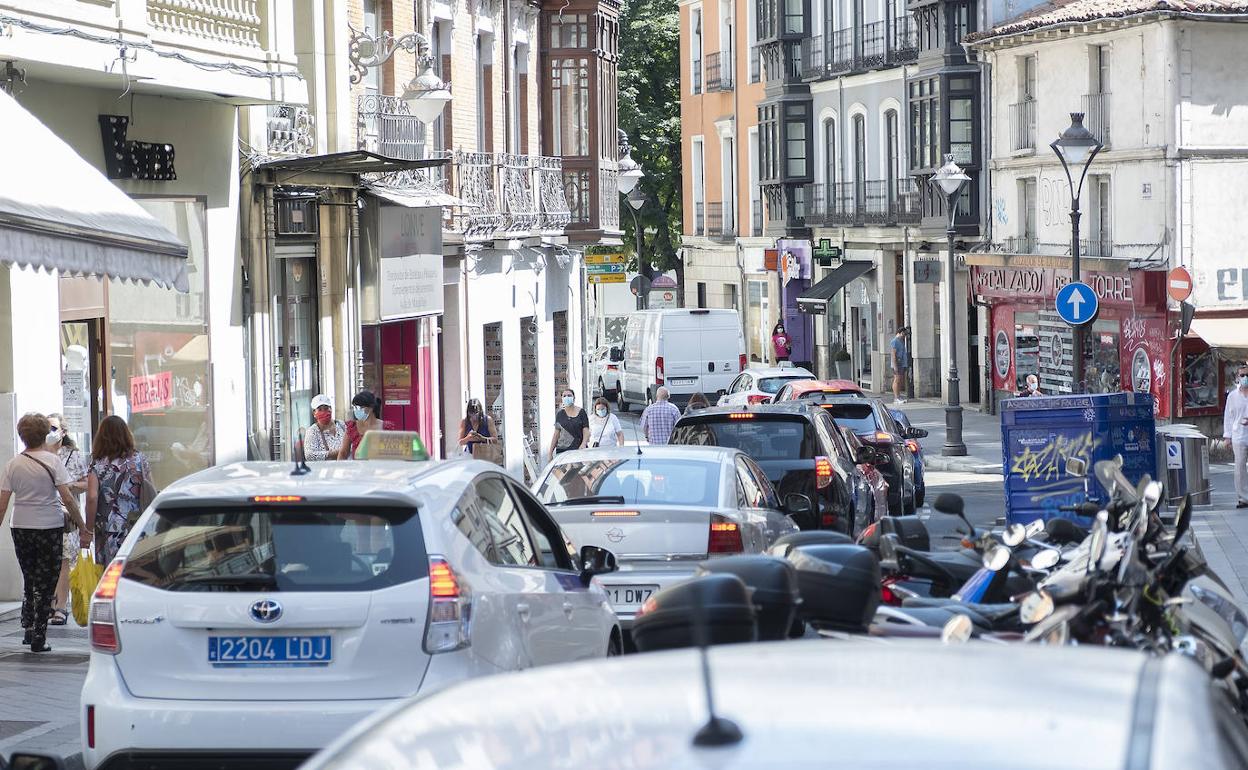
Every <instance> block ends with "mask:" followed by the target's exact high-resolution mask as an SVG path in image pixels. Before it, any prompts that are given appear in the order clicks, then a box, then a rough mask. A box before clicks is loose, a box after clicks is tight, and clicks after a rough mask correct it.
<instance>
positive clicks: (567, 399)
mask: <svg viewBox="0 0 1248 770" xmlns="http://www.w3.org/2000/svg"><path fill="white" fill-rule="evenodd" d="M575 400H576V399H575V398H573V397H572V396H564V397H563V405H564V406H572V402H573V401H575Z"/></svg>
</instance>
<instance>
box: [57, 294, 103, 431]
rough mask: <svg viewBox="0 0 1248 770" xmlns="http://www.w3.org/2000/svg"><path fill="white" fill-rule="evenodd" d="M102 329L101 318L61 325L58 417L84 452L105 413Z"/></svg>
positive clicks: (66, 322)
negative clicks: (59, 409) (83, 448)
mask: <svg viewBox="0 0 1248 770" xmlns="http://www.w3.org/2000/svg"><path fill="white" fill-rule="evenodd" d="M103 328H104V319H103V318H91V319H87V320H82V321H62V322H61V414H62V416H63V417H64V424H65V430H66V432H67V433H68V434H69V436H70V438H71V439H73V441H74V443H75V444H77V445H78V446H79V447H85V448H86V449H85V451H87V452H90V447H91V441H92V439H93V438H94V437H95V426H97V425H99V424H100V420H101V419H102V417H103V415H104V414H106V413H107V404H106V402H105V397H106V391H105V388H104V378H103V372H104V346H103V345H102V344H101V341H102V337H101V330H102V329H103Z"/></svg>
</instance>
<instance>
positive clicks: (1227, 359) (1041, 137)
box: [968, 0, 1248, 419]
mask: <svg viewBox="0 0 1248 770" xmlns="http://www.w3.org/2000/svg"><path fill="white" fill-rule="evenodd" d="M1246 19H1248V4H1245V3H1231V4H1227V5H1220V6H1219V8H1218V13H1217V14H1216V15H1211V14H1204V13H1199V12H1182V13H1179V12H1172V11H1169V10H1157V9H1156V8H1155V6H1154V5H1153V4H1151V3H1145V2H1135V3H1130V2H1129V3H1126V4H1119V5H1118V6H1115V9H1114V11H1113V12H1112V13H1106V11H1105V5H1104V4H1103V3H1099V2H1096V1H1095V0H1079V1H1078V2H1073V3H1069V4H1066V5H1063V6H1061V7H1060V8H1056V9H1054V8H1049V7H1047V6H1046V7H1044V8H1041V9H1038V10H1036V11H1032V12H1030V13H1027V14H1024V15H1023V16H1021V17H1019V18H1017V19H1015V20H1013V21H1010V22H1008V23H1006V24H1003V25H1000V26H997V27H996V28H994V29H992V30H989V31H987V32H985V33H981V34H976V35H972V36H971V42H972V45H973V46H974V48H975V49H977V51H978V55H979V57H980V58H981V59H982V60H984V61H986V62H987V63H988V66H989V71H990V73H991V104H992V120H991V136H992V140H991V141H992V148H991V179H990V189H989V193H988V195H989V196H990V202H991V208H990V210H991V213H992V220H993V221H992V223H991V232H992V236H993V238H992V239H993V241H994V246H995V248H994V250H993V253H990V254H970V255H968V261H970V262H972V263H973V264H974V265H975V267H974V275H973V278H972V280H973V286H974V293H975V294H976V296H978V297H979V298H980V299H981V301H982V302H983V304H985V305H986V306H987V307H988V331H989V334H990V339H992V340H993V341H994V342H993V345H992V347H991V348H990V355H991V357H992V358H991V361H992V364H993V370H994V372H993V382H994V390H996V391H998V392H999V393H1001V392H1008V391H1010V390H1012V389H1013V388H1015V387H1016V386H1017V383H1018V382H1020V381H1021V379H1022V378H1023V377H1024V376H1025V374H1027V373H1029V372H1032V371H1036V372H1038V373H1039V375H1040V377H1041V380H1042V383H1043V384H1044V385H1045V386H1047V388H1048V389H1049V390H1052V391H1062V390H1066V389H1068V388H1069V387H1070V385H1071V383H1070V377H1069V369H1070V362H1071V361H1072V360H1073V356H1072V354H1073V351H1072V350H1071V349H1070V340H1069V334H1068V333H1067V332H1066V331H1065V330H1064V326H1063V325H1062V324H1061V323H1060V321H1057V320H1056V319H1055V318H1054V317H1053V314H1052V313H1051V312H1050V311H1051V310H1052V306H1053V303H1052V296H1053V293H1054V290H1055V287H1056V286H1057V285H1059V284H1060V283H1062V282H1063V281H1064V280H1065V279H1066V277H1067V276H1069V271H1070V253H1071V246H1070V244H1071V239H1072V236H1071V224H1070V221H1071V220H1070V202H1071V196H1070V189H1069V185H1068V182H1067V178H1066V175H1065V172H1064V171H1063V169H1062V166H1061V165H1060V163H1059V161H1058V158H1057V156H1056V155H1055V154H1054V152H1053V151H1052V150H1051V149H1050V148H1049V146H1048V145H1049V143H1050V142H1051V141H1053V140H1054V139H1056V138H1057V136H1058V134H1059V133H1060V132H1061V131H1062V130H1064V129H1065V128H1066V127H1067V126H1069V125H1070V123H1071V115H1070V113H1073V112H1078V113H1084V123H1085V125H1086V126H1087V128H1088V129H1089V130H1090V131H1091V132H1092V133H1093V134H1094V135H1096V136H1097V137H1098V138H1099V139H1100V141H1101V142H1102V143H1103V144H1104V149H1103V150H1102V151H1101V152H1100V154H1098V155H1097V156H1096V157H1095V159H1094V160H1093V161H1092V163H1091V165H1090V167H1089V171H1088V177H1087V180H1086V182H1085V183H1084V186H1083V194H1082V197H1081V209H1082V223H1081V227H1080V231H1079V239H1080V242H1081V251H1082V253H1083V256H1084V258H1083V265H1082V272H1083V276H1082V277H1083V279H1084V280H1085V281H1087V282H1089V283H1091V284H1092V286H1093V287H1094V288H1095V289H1096V290H1097V292H1098V294H1099V295H1100V298H1101V302H1102V306H1103V308H1104V309H1103V310H1102V313H1101V315H1100V317H1099V319H1098V320H1097V321H1096V322H1095V323H1094V324H1093V325H1092V328H1091V330H1090V332H1089V333H1088V334H1087V339H1086V340H1085V356H1084V357H1085V367H1086V368H1087V380H1086V384H1087V386H1088V388H1089V389H1090V390H1093V391H1096V390H1116V389H1119V388H1121V389H1135V390H1143V391H1150V392H1152V393H1153V396H1154V401H1155V405H1156V409H1157V413H1158V415H1159V416H1162V417H1174V418H1188V419H1191V418H1199V417H1201V416H1208V415H1212V414H1216V413H1220V411H1221V400H1222V397H1223V395H1224V394H1225V390H1226V387H1227V386H1228V385H1229V382H1228V381H1227V379H1226V377H1225V373H1226V372H1227V370H1228V369H1229V367H1230V366H1231V362H1232V361H1233V360H1236V359H1241V360H1242V356H1243V355H1244V352H1245V351H1244V348H1248V336H1245V335H1244V334H1243V333H1242V332H1240V333H1239V336H1238V337H1237V338H1236V337H1235V336H1234V335H1235V330H1234V324H1235V323H1236V321H1235V320H1233V319H1239V323H1241V324H1242V321H1243V319H1245V318H1246V317H1248V290H1246V289H1245V287H1246V286H1248V281H1245V280H1244V279H1245V277H1246V275H1245V273H1246V272H1248V270H1246V269H1245V266H1246V265H1248V260H1246V259H1245V258H1244V256H1243V244H1244V242H1245V241H1246V240H1248V222H1246V221H1245V219H1244V217H1243V216H1242V211H1241V209H1242V201H1243V200H1244V199H1245V197H1246V196H1248V143H1246V142H1245V141H1244V137H1245V136H1248V84H1246V83H1245V81H1244V79H1243V77H1242V73H1243V72H1244V71H1248V47H1246V46H1244V44H1243V43H1244V34H1243V27H1242V26H1241V23H1242V22H1243V21H1245V20H1246ZM1077 180H1078V174H1077V172H1076V181H1077ZM1176 266H1183V267H1186V268H1187V269H1188V270H1189V271H1190V272H1191V274H1192V275H1193V277H1194V279H1195V281H1194V282H1195V291H1194V293H1193V294H1192V297H1191V300H1190V301H1191V302H1192V303H1193V304H1194V305H1196V307H1197V309H1198V314H1197V318H1196V322H1195V325H1194V327H1193V331H1194V334H1193V335H1191V336H1189V338H1188V339H1187V340H1185V341H1184V343H1183V346H1182V349H1181V350H1180V351H1179V367H1178V369H1177V370H1175V368H1174V367H1173V365H1172V363H1171V362H1170V361H1169V360H1168V356H1169V350H1170V342H1169V340H1170V339H1171V338H1172V337H1173V336H1174V333H1175V325H1176V323H1177V313H1176V312H1175V310H1177V305H1176V304H1175V303H1173V302H1170V303H1169V307H1167V305H1168V302H1167V299H1166V295H1165V280H1164V274H1165V271H1167V270H1168V269H1170V268H1172V267H1176Z"/></svg>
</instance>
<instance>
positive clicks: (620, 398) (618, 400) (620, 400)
mask: <svg viewBox="0 0 1248 770" xmlns="http://www.w3.org/2000/svg"><path fill="white" fill-rule="evenodd" d="M615 408H616V409H617V410H618V411H619V412H620V413H621V414H623V413H624V412H627V411H628V402H627V401H625V400H624V389H623V388H620V389H618V390H616V391H615Z"/></svg>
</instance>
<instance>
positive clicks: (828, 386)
mask: <svg viewBox="0 0 1248 770" xmlns="http://www.w3.org/2000/svg"><path fill="white" fill-rule="evenodd" d="M789 388H790V389H791V390H792V391H793V392H794V393H810V392H811V391H815V390H826V391H832V392H836V393H840V392H849V393H861V392H862V386H860V385H859V384H858V383H856V382H854V381H852V380H805V381H802V382H794V383H790V385H789Z"/></svg>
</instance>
